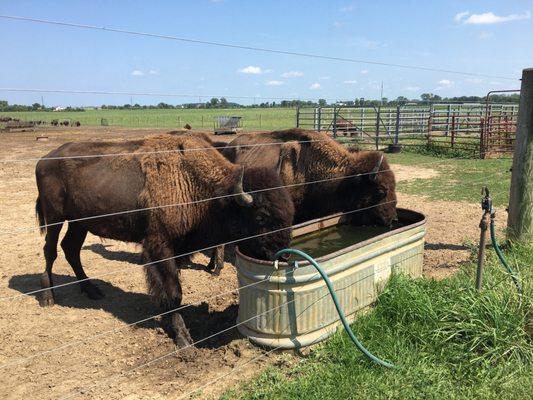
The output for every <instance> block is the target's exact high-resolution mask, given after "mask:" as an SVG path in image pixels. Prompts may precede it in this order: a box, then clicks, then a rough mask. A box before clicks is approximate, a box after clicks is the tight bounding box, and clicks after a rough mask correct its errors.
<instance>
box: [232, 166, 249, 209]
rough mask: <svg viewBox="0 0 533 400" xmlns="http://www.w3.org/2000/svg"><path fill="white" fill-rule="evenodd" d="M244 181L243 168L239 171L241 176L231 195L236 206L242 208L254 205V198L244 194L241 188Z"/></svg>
mask: <svg viewBox="0 0 533 400" xmlns="http://www.w3.org/2000/svg"><path fill="white" fill-rule="evenodd" d="M243 179H244V168H243V169H242V171H241V176H240V178H239V180H238V181H237V183H236V184H235V187H234V189H233V193H234V194H235V195H236V196H235V201H236V202H237V204H239V205H240V206H243V207H250V206H251V205H252V204H253V203H254V198H253V197H252V195H251V194H249V193H246V192H245V191H244V189H243V186H242V181H243Z"/></svg>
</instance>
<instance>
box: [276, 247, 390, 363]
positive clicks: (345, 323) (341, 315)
mask: <svg viewBox="0 0 533 400" xmlns="http://www.w3.org/2000/svg"><path fill="white" fill-rule="evenodd" d="M282 254H295V255H297V256H300V257H302V258H304V259H306V260H307V261H309V262H310V263H311V265H313V267H315V269H316V270H317V271H318V273H319V274H320V276H321V277H322V279H324V282H326V286H327V287H328V290H329V293H330V295H331V299H332V300H333V303H334V304H335V308H336V309H337V313H338V314H339V318H340V320H341V321H342V325H343V326H344V329H345V330H346V333H348V336H349V337H350V339H352V342H353V343H354V344H355V345H356V346H357V348H358V349H359V350H361V352H362V353H363V354H364V355H365V356H367V357H368V358H370V359H371V360H372V361H374V362H375V363H377V364H379V365H382V366H384V367H387V368H394V365H393V364H391V363H388V362H387V361H383V360H381V359H379V358H378V357H376V356H375V355H373V354H372V353H370V352H369V351H368V350H367V349H366V348H365V347H364V346H363V345H362V344H361V342H360V341H359V340H358V339H357V337H356V336H355V334H354V333H353V331H352V329H351V328H350V324H348V321H347V320H346V316H345V315H344V310H343V309H342V307H341V305H340V304H339V300H338V298H337V295H336V294H335V290H334V289H333V284H332V283H331V281H330V280H329V277H328V275H327V274H326V272H325V271H324V270H323V269H322V267H321V266H320V265H319V264H318V263H317V262H316V261H315V260H314V259H313V257H311V256H310V255H308V254H306V253H304V252H303V251H300V250H297V249H283V250H280V251H278V252H277V253H276V255H275V256H274V257H275V259H278V258H279V257H280V256H281V255H282Z"/></svg>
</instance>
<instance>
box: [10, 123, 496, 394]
mask: <svg viewBox="0 0 533 400" xmlns="http://www.w3.org/2000/svg"><path fill="white" fill-rule="evenodd" d="M160 131H161V130H159V132H160ZM46 133H47V134H48V136H49V137H50V140H49V141H48V142H36V141H35V133H16V134H15V133H13V134H2V135H1V136H0V145H1V146H0V159H5V158H8V157H9V158H31V157H40V156H42V155H44V154H45V153H46V152H48V151H50V150H51V149H53V148H55V147H57V146H59V145H60V144H62V143H64V142H66V141H72V140H88V139H90V140H102V139H114V140H121V139H124V138H137V137H142V136H145V135H147V134H151V133H157V131H156V130H148V129H144V130H139V129H138V130H131V129H114V128H113V129H111V128H105V129H104V128H102V129H92V130H90V129H88V128H85V129H69V130H66V129H58V130H52V129H49V130H47V131H46ZM230 138H231V137H230ZM34 168H35V163H34V162H24V163H0V231H4V232H5V231H13V230H16V229H20V228H25V227H30V228H31V227H34V226H35V217H34V202H35V198H36V194H37V191H36V187H35V178H34ZM394 168H395V169H396V168H397V166H394ZM401 168H403V171H408V172H407V173H406V175H405V174H404V176H408V177H411V176H412V175H413V173H414V172H413V167H408V168H409V170H407V167H403V166H402V167H401ZM401 168H400V169H397V175H398V177H399V179H402V172H401V170H402V169H401ZM414 169H420V168H414ZM424 170H425V169H424ZM425 173H426V172H425ZM419 176H420V175H419ZM399 201H400V203H399V205H400V206H402V207H407V208H412V209H414V210H418V211H421V212H422V213H424V214H425V215H426V216H427V218H428V231H427V246H426V255H425V267H424V273H425V274H426V275H427V276H432V277H436V278H440V277H443V276H445V275H448V274H450V273H452V272H453V271H455V268H456V267H457V265H458V264H459V263H460V262H462V261H464V260H466V259H467V258H468V254H469V253H468V249H466V248H465V247H464V246H463V242H464V240H476V238H477V235H478V228H477V225H478V223H479V218H480V209H479V206H478V205H472V204H465V203H455V202H438V201H429V200H428V199H425V198H422V197H419V196H414V195H403V194H400V196H399ZM500 215H503V214H501V213H500ZM0 242H1V245H2V252H0V297H11V296H15V295H18V294H20V293H22V292H27V291H30V290H32V289H36V288H39V277H40V274H41V273H42V271H43V270H44V262H43V256H42V246H43V238H42V237H41V236H39V234H38V232H37V231H36V230H30V231H26V232H22V233H20V234H16V235H15V234H13V235H5V234H3V235H0ZM82 261H83V263H84V264H85V266H86V271H87V273H88V274H89V275H90V276H93V277H94V276H98V275H103V274H109V273H111V274H109V275H106V276H103V277H102V278H100V279H97V280H96V283H97V284H98V285H99V287H100V288H101V289H102V290H103V291H104V293H105V294H106V298H105V299H103V300H101V301H97V302H94V301H90V300H88V299H86V298H85V297H83V296H82V295H81V294H80V292H79V289H78V288H77V287H76V285H72V286H68V287H65V288H60V289H57V292H56V295H57V304H56V305H55V306H54V307H52V308H47V309H43V308H40V307H39V305H38V303H37V301H36V299H35V297H34V296H30V297H24V298H21V299H17V300H0V348H1V349H2V350H1V351H0V367H1V366H2V365H4V363H7V362H13V361H16V360H19V359H20V358H21V357H32V356H36V357H35V358H33V359H31V360H28V361H27V362H24V363H21V364H19V365H14V366H10V367H8V368H6V369H4V370H3V371H0V397H1V398H10V399H11V398H12V399H15V398H17V399H18V398H22V397H24V398H43V399H48V398H57V397H59V396H61V395H65V394H68V393H71V391H72V390H74V389H77V388H81V387H87V386H89V387H91V386H92V385H95V386H94V387H92V388H90V389H86V390H84V393H83V394H81V395H80V396H78V398H85V399H89V398H91V399H93V398H97V399H119V398H120V399H121V398H125V397H126V398H130V399H149V398H150V399H151V398H160V399H171V398H176V397H178V396H179V395H180V394H182V393H185V392H187V391H190V390H193V389H195V388H197V387H199V386H201V385H203V384H205V383H207V382H209V381H210V380H212V379H215V378H216V377H218V376H220V375H222V374H225V373H228V372H230V371H231V370H232V369H233V368H234V367H236V366H239V365H241V364H242V363H244V362H246V361H248V360H249V359H252V358H253V357H255V356H257V355H259V354H261V350H259V349H257V348H256V347H253V346H252V345H250V344H249V343H248V342H247V341H246V340H245V339H243V338H241V337H240V335H239V334H238V333H237V332H236V330H234V329H233V330H229V331H227V332H226V333H224V334H222V335H219V336H217V337H215V338H213V339H210V340H207V341H205V342H203V343H202V344H201V345H199V346H198V348H197V349H195V350H191V351H184V352H180V353H177V354H172V352H173V351H174V350H175V348H174V346H173V344H172V341H171V340H170V339H169V338H168V337H167V336H166V334H165V333H164V332H163V331H162V330H161V329H160V328H158V325H157V323H154V322H153V321H148V322H146V323H143V324H140V325H139V326H136V327H128V326H127V325H128V324H130V323H132V322H134V321H137V320H140V319H142V318H146V317H148V316H151V315H154V314H156V313H158V312H160V310H159V309H158V308H157V307H155V306H154V305H153V304H152V303H151V302H150V299H149V297H148V296H147V295H146V291H145V283H144V277H143V272H142V268H141V267H140V265H139V258H138V248H136V246H134V245H130V244H125V243H120V242H115V241H105V242H102V241H101V240H100V239H99V238H97V237H94V236H91V235H89V237H88V239H87V241H86V243H85V245H84V249H83V251H82ZM229 261H231V259H228V262H227V263H226V265H225V268H224V269H223V271H222V274H221V276H220V277H212V276H210V275H209V274H207V273H206V272H204V271H203V270H202V266H203V265H205V264H206V263H207V257H206V255H203V254H199V255H197V256H195V257H194V258H193V264H192V266H191V268H190V269H188V270H185V271H183V276H182V277H183V286H184V303H185V304H191V306H190V307H189V308H188V309H187V310H186V311H185V312H184V317H185V320H186V323H187V324H188V326H189V327H190V328H191V333H192V335H193V337H194V339H197V340H198V339H202V338H204V337H207V336H209V335H211V334H213V333H215V332H218V331H220V330H223V329H225V328H228V327H230V326H231V325H233V324H234V323H235V318H236V312H237V301H238V296H237V295H236V294H235V293H230V294H227V295H224V296H220V297H217V298H212V297H213V296H215V295H217V294H220V293H223V292H227V291H229V290H232V289H235V288H236V287H237V280H236V275H235V269H234V267H233V265H232V264H231V262H229ZM54 273H55V276H56V281H55V283H56V284H59V283H62V282H68V281H71V280H72V276H73V273H72V270H71V268H70V267H69V266H68V264H67V263H66V261H65V259H64V256H63V254H62V252H61V251H60V252H59V257H58V260H57V261H56V264H55V266H54ZM208 297H211V299H210V300H208V301H207V302H202V300H203V299H206V298H208ZM117 328H119V329H118V330H117V331H116V332H115V333H114V334H107V335H102V336H101V337H99V338H96V339H91V340H87V341H86V342H84V341H83V340H84V339H87V338H90V337H91V336H93V335H95V334H98V333H100V332H105V331H109V330H113V329H117ZM72 342H75V343H77V344H76V345H75V346H71V347H68V348H65V349H63V350H60V351H57V352H52V353H48V354H44V355H39V354H41V353H42V352H46V351H49V350H51V349H54V348H56V347H58V346H61V345H65V344H68V343H72ZM165 354H170V355H169V356H168V357H166V358H163V359H161V360H160V361H158V362H155V363H153V364H151V365H149V366H147V367H144V368H139V369H137V370H136V371H134V372H133V373H131V374H127V375H125V376H120V375H117V374H120V373H121V372H122V371H127V370H130V369H132V368H136V367H138V366H140V365H142V364H144V363H146V362H149V361H151V360H153V359H155V358H156V357H158V356H162V355H165ZM277 357H278V356H275V355H274V356H269V357H267V358H266V359H264V360H261V361H259V362H257V363H252V364H250V365H248V366H246V367H245V368H244V369H242V370H239V371H238V372H237V373H235V374H232V375H231V377H230V378H224V379H222V380H221V381H219V382H217V383H216V384H215V385H213V386H212V387H211V389H210V393H213V394H219V393H221V392H222V391H223V390H224V389H225V388H228V387H231V386H232V385H234V384H235V383H236V382H237V381H239V380H242V379H247V378H249V377H250V376H251V375H253V374H254V373H256V372H258V371H260V370H261V369H262V366H263V365H265V364H268V363H272V362H273V360H275V359H277ZM110 377H111V378H110Z"/></svg>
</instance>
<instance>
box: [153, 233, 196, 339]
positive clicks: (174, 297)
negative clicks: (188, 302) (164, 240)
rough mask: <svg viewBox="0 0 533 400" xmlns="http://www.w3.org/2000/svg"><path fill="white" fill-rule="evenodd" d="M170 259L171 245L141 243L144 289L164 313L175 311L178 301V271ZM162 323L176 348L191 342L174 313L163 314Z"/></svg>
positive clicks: (180, 319)
mask: <svg viewBox="0 0 533 400" xmlns="http://www.w3.org/2000/svg"><path fill="white" fill-rule="evenodd" d="M172 257H174V251H173V250H172V247H171V246H169V245H166V244H161V243H157V244H154V243H149V242H148V241H145V243H144V246H143V259H144V262H146V263H148V264H149V265H147V266H146V267H145V271H146V281H147V283H148V290H149V292H150V294H151V295H152V296H153V297H154V299H155V300H156V301H157V302H158V303H160V304H161V305H163V306H164V307H165V309H166V310H167V311H174V310H176V309H177V308H179V307H180V305H181V300H182V290H181V283H180V271H179V269H178V267H177V264H176V260H175V259H174V258H172ZM158 260H164V261H158ZM164 322H165V323H168V324H169V325H170V326H171V329H172V332H173V335H174V341H175V342H176V345H178V346H180V347H183V346H187V345H190V344H191V343H192V339H191V336H190V334H189V331H188V330H187V328H186V326H185V322H184V321H183V318H182V316H181V315H180V314H179V313H178V312H177V311H175V312H169V313H168V314H166V315H165V316H164Z"/></svg>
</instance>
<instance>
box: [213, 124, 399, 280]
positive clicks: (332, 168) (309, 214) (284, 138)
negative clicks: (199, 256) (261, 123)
mask: <svg viewBox="0 0 533 400" xmlns="http://www.w3.org/2000/svg"><path fill="white" fill-rule="evenodd" d="M222 154H223V155H224V156H226V158H228V159H229V160H230V161H231V162H233V163H237V164H241V165H245V166H256V167H262V168H268V169H271V170H276V171H277V172H278V173H279V174H280V177H281V180H282V181H283V183H284V184H285V185H292V186H291V187H289V188H288V190H289V193H290V195H291V198H292V200H293V202H294V207H295V222H296V223H299V222H304V221H307V220H310V219H314V218H320V217H324V216H327V215H330V214H333V213H336V212H350V211H353V210H356V209H360V208H366V207H372V206H374V207H372V208H371V209H369V210H366V211H360V212H355V213H351V214H350V217H351V221H352V223H354V224H357V225H375V224H378V225H384V226H389V227H391V226H392V225H393V224H395V223H396V222H397V214H396V183H395V178H394V174H393V172H392V171H391V170H390V167H389V165H388V163H387V160H386V159H385V157H384V156H383V154H382V153H380V152H377V151H369V152H363V151H358V150H356V149H355V148H350V149H346V148H345V147H344V146H342V145H341V144H339V143H338V142H336V141H335V140H333V139H332V138H330V137H329V136H328V135H327V134H324V133H319V132H314V131H306V130H302V129H289V130H282V131H275V132H266V133H257V134H243V135H240V136H237V137H236V138H235V139H234V140H233V141H231V142H229V143H228V145H227V147H226V148H223V149H222ZM314 181H319V182H317V183H311V184H305V183H310V182H314ZM376 205H377V206H376ZM223 257H224V256H223V249H222V248H218V249H217V250H215V252H214V254H213V257H212V258H211V261H210V263H209V265H208V267H207V268H208V270H210V271H213V272H215V273H218V271H220V269H221V267H222V260H223Z"/></svg>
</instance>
